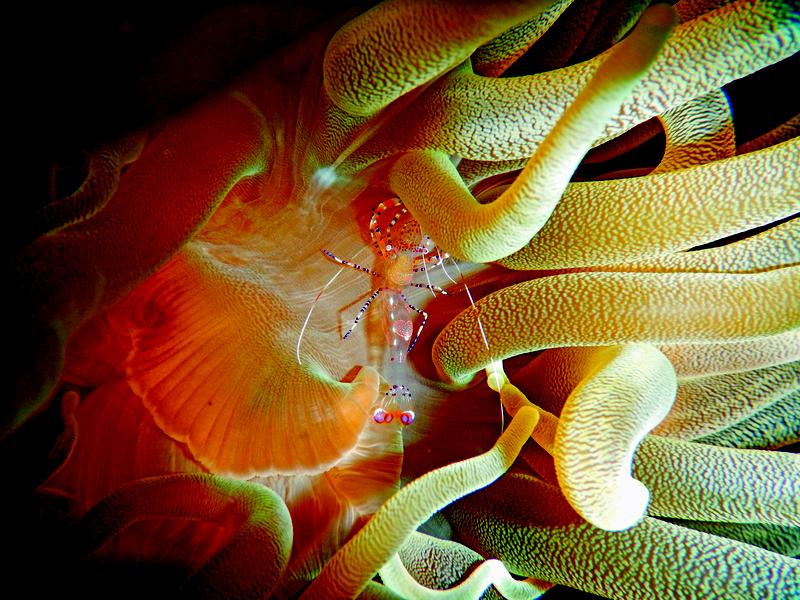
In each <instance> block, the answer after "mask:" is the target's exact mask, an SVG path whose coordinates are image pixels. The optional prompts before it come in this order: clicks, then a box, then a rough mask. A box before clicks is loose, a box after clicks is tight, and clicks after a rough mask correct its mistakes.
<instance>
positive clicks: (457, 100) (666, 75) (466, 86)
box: [354, 0, 800, 162]
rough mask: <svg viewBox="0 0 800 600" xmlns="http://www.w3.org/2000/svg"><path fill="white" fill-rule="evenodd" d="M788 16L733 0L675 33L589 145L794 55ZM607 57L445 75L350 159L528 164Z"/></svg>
mask: <svg viewBox="0 0 800 600" xmlns="http://www.w3.org/2000/svg"><path fill="white" fill-rule="evenodd" d="M797 10H798V8H797V4H796V1H795V0H793V1H792V2H790V3H789V4H787V3H786V2H784V1H783V0H758V1H756V2H753V1H751V0H738V1H736V2H732V3H730V4H727V5H726V6H723V7H721V8H719V9H718V10H715V11H713V12H710V13H708V14H707V15H703V16H701V17H699V18H697V19H695V20H693V21H690V22H688V23H684V24H681V25H679V26H678V27H676V29H675V31H674V32H673V34H672V35H671V36H670V38H669V40H668V41H667V43H666V44H665V47H664V51H663V52H662V53H661V54H660V56H659V58H657V59H656V61H655V63H654V64H653V66H652V68H651V69H650V71H649V72H648V75H647V76H646V77H645V79H644V81H642V82H641V83H640V84H639V85H638V86H636V88H635V89H634V90H633V91H632V92H631V95H630V97H629V98H628V99H627V100H626V101H625V102H624V103H623V104H622V107H621V108H620V110H619V111H618V113H617V114H616V115H615V116H614V118H613V119H611V120H610V121H608V122H605V123H604V125H605V128H604V130H603V131H602V133H601V135H600V136H599V137H598V139H597V140H595V142H596V143H597V144H600V143H602V142H604V141H607V140H608V139H611V138H613V137H615V136H617V135H619V134H621V133H623V132H625V131H627V130H629V129H631V128H632V127H634V126H636V125H638V124H639V123H642V122H644V121H646V120H647V119H650V118H652V117H655V116H657V115H660V114H662V113H664V112H665V111H667V110H669V109H670V108H674V107H676V106H680V105H681V104H683V103H685V102H687V101H689V100H691V99H692V98H696V97H698V96H703V95H704V94H707V93H709V92H711V91H712V90H718V89H720V88H721V87H722V86H724V85H725V84H727V83H729V82H731V81H734V80H736V79H739V78H741V77H744V76H746V75H749V74H751V73H755V72H756V71H758V70H760V69H763V68H764V67H767V66H769V65H772V64H774V63H776V62H778V61H780V60H782V59H784V58H787V57H789V56H791V55H792V54H794V53H796V52H798V51H800V24H799V23H798V22H797V18H796V14H797ZM621 43H622V44H624V43H625V40H623V41H622V42H621ZM608 52H614V48H611V49H610V50H609V51H608ZM606 58H607V53H604V54H602V55H600V56H598V57H596V58H594V59H592V60H590V61H586V62H584V63H580V64H577V65H573V66H570V67H566V68H564V69H558V70H555V71H548V72H545V73H538V74H535V75H529V76H524V77H507V78H490V77H480V76H478V75H475V74H474V73H472V72H471V70H470V69H468V68H461V69H458V70H456V71H453V72H451V73H449V74H447V76H446V77H444V78H442V79H440V80H439V81H437V82H435V83H433V84H432V85H431V87H430V88H429V89H428V90H426V92H425V94H424V95H423V96H422V97H421V98H420V99H419V100H418V101H417V102H415V104H414V109H413V111H408V112H407V113H406V114H405V115H404V117H405V118H404V119H402V120H400V121H398V122H397V123H395V124H390V125H389V126H387V127H385V128H384V129H383V130H382V131H381V133H380V134H379V135H377V136H375V138H374V139H372V140H370V141H369V142H368V143H367V144H365V145H364V147H363V148H362V149H361V151H360V154H361V157H360V158H359V159H354V160H356V162H358V161H359V160H360V161H366V160H368V159H369V160H374V159H375V157H383V156H389V155H391V154H394V153H396V152H399V151H402V150H408V149H411V148H430V149H435V150H438V151H440V152H443V153H445V154H449V155H455V156H460V157H463V158H468V159H471V160H510V159H518V158H528V157H530V156H532V155H533V154H534V153H535V152H536V149H537V148H538V146H539V145H540V144H541V143H542V140H544V139H545V137H546V136H547V135H548V133H549V132H550V131H551V130H552V129H553V127H554V126H555V124H556V122H557V121H558V119H559V118H560V117H561V115H562V113H563V112H564V110H566V108H567V107H568V106H569V105H570V104H571V103H572V102H573V101H574V100H575V98H576V97H577V96H578V94H579V92H580V90H581V89H582V88H583V87H584V86H585V85H586V83H587V82H588V81H589V80H590V79H591V76H592V74H593V73H594V72H595V71H596V70H597V69H598V67H599V66H600V64H601V63H602V62H603V61H604V60H605V59H606ZM532 115H535V118H532ZM409 132H416V133H415V135H413V136H409Z"/></svg>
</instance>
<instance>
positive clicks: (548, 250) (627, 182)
mask: <svg viewBox="0 0 800 600" xmlns="http://www.w3.org/2000/svg"><path fill="white" fill-rule="evenodd" d="M798 162H800V139H795V140H790V141H788V142H785V143H783V144H780V145H778V146H773V147H771V148H769V149H766V150H762V151H760V152H756V153H751V154H745V155H743V156H736V157H733V158H730V159H727V160H722V161H716V162H713V163H709V164H705V165H699V166H696V167H691V168H688V169H682V170H680V171H673V172H670V173H661V174H656V175H648V176H645V177H634V178H627V179H614V180H609V181H591V182H579V183H573V184H571V185H570V186H569V187H568V188H567V191H566V193H565V194H564V197H563V198H562V199H561V201H560V202H559V204H558V206H557V207H556V209H555V210H554V212H553V215H552V216H551V217H550V219H549V220H548V222H547V223H546V224H545V225H544V227H542V229H541V231H539V233H538V235H536V236H535V237H533V239H531V240H530V243H529V244H527V245H526V246H525V247H524V248H523V249H522V250H520V251H519V252H517V253H516V254H513V255H511V256H509V257H507V258H504V259H503V260H501V261H500V262H501V264H503V265H504V266H507V267H509V268H512V269H560V268H570V267H595V266H598V265H600V266H601V265H614V264H617V263H627V262H631V261H635V260H642V259H649V258H654V257H659V256H661V255H663V254H666V253H669V252H678V251H681V250H686V249H688V248H692V247H694V246H699V245H701V244H706V243H709V242H713V241H716V240H719V239H722V238H725V237H727V236H730V235H733V234H738V233H740V232H742V231H747V230H748V229H752V228H755V227H759V226H762V225H766V224H769V223H771V222H773V221H776V220H778V219H782V218H784V217H788V216H791V215H793V214H795V213H797V212H798V211H800V179H798V177H797V176H796V174H795V167H794V165H796V164H797V163H798ZM742 181H747V182H748V185H747V186H742V184H741V182H742ZM745 190H746V191H745ZM698 197H702V198H703V201H702V202H697V200H696V199H697V198H698ZM489 206H491V204H490V205H489ZM597 223H603V224H604V226H603V227H597ZM787 250H789V248H785V249H783V252H786V251H787ZM778 251H779V252H780V248H779V247H778ZM725 252H727V251H725ZM731 252H734V253H735V250H731ZM793 253H796V250H795V251H794V252H793ZM687 259H688V260H692V259H691V257H687ZM739 260H742V259H739ZM750 262H751V263H752V262H754V260H753V259H752V258H751V259H750ZM668 264H669V259H667V265H668ZM657 265H658V259H656V261H655V265H654V266H655V267H656V268H657ZM643 268H644V269H646V268H647V267H643ZM734 268H735V265H734Z"/></svg>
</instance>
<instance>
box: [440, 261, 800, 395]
mask: <svg viewBox="0 0 800 600" xmlns="http://www.w3.org/2000/svg"><path fill="white" fill-rule="evenodd" d="M798 286H800V268H797V267H792V268H787V269H777V270H774V271H769V272H767V273H758V274H753V275H726V274H716V273H702V274H694V273H681V274H673V273H568V274H565V275H557V276H554V277H544V278H541V279H535V280H533V281H526V282H523V283H519V284H516V285H512V286H509V287H507V288H504V289H503V290H500V291H498V292H495V293H493V294H490V295H488V296H485V297H484V298H481V299H480V300H479V301H478V302H476V303H475V307H476V308H475V310H470V311H464V312H462V313H461V314H460V315H459V316H457V317H456V318H455V319H453V320H452V321H451V322H450V323H449V324H448V325H447V326H446V327H445V328H444V330H442V332H441V333H440V334H439V336H438V337H437V338H436V341H435V342H434V345H433V352H432V354H433V360H434V364H435V365H436V368H437V370H438V371H439V372H440V373H441V374H442V375H444V376H446V377H448V378H450V379H451V380H453V381H455V382H459V383H464V382H466V381H468V380H469V379H470V378H471V377H472V375H473V374H474V373H476V372H477V371H479V370H480V369H482V368H484V367H485V366H486V365H488V364H490V363H491V362H492V361H494V360H497V359H498V358H507V357H510V356H515V355H517V354H522V353H524V352H533V351H536V350H542V349H545V348H553V347H559V346H602V345H611V344H621V343H626V342H647V343H654V344H658V343H681V342H684V343H685V342H692V343H694V342H701V343H702V342H716V341H719V342H724V341H735V340H742V339H745V340H746V339H754V338H758V337H762V336H769V335H775V334H779V333H783V332H786V331H789V330H791V329H797V328H798V327H800V306H798V303H797V302H796V298H795V297H796V293H795V290H796V289H797V288H798ZM587 307H591V310H587ZM678 308H679V310H678ZM476 313H477V314H478V315H479V316H480V323H481V324H482V329H483V332H484V333H485V335H486V338H487V340H488V342H489V347H490V348H491V352H490V351H488V350H486V348H485V347H484V345H483V341H482V340H483V338H482V337H481V335H482V334H481V330H480V328H479V326H478V321H477V320H476V319H475V314H476ZM521 331H526V332H530V334H528V335H526V336H525V337H521V336H520V335H519V333H520V332H521Z"/></svg>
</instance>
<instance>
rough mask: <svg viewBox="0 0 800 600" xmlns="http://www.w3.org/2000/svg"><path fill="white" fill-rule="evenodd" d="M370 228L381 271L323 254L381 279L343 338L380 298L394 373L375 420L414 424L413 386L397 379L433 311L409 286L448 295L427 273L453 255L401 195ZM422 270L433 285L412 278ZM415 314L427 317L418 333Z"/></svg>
mask: <svg viewBox="0 0 800 600" xmlns="http://www.w3.org/2000/svg"><path fill="white" fill-rule="evenodd" d="M369 232H370V237H371V239H372V244H373V247H374V248H375V250H376V251H377V252H378V254H379V255H380V256H381V258H382V259H383V260H382V262H381V269H380V270H377V271H376V270H373V269H370V268H368V267H364V266H362V265H360V264H357V263H355V262H352V261H350V260H347V259H344V258H340V257H338V256H336V255H335V254H334V253H333V252H331V251H329V250H326V249H324V248H323V249H322V253H323V254H324V255H325V256H326V257H327V258H328V259H330V260H331V261H333V262H335V263H336V264H338V265H340V266H342V267H348V268H350V269H354V270H356V271H360V272H362V273H365V274H367V275H370V276H372V277H373V278H375V279H377V280H378V286H377V287H376V288H375V289H374V290H373V291H372V293H371V294H370V296H369V298H367V301H366V302H365V303H364V305H363V306H362V307H361V309H360V310H359V311H358V314H356V317H355V319H354V320H353V324H352V325H351V326H350V328H349V329H348V330H347V331H346V332H345V334H344V336H342V337H343V339H348V338H349V337H350V335H351V334H352V333H353V330H354V329H355V328H356V327H357V326H358V324H359V322H360V321H361V319H362V317H363V316H364V314H365V313H366V312H367V309H368V308H369V306H370V305H371V304H372V302H373V301H375V300H376V299H377V298H379V297H380V299H381V301H382V315H381V316H382V321H381V325H382V328H383V331H384V334H385V336H386V344H387V355H388V363H389V367H390V368H389V370H390V373H389V374H388V375H385V376H387V379H388V380H389V381H390V384H389V386H388V388H387V390H386V392H385V393H384V395H383V398H382V399H381V401H380V402H379V403H378V407H377V408H376V409H375V411H374V413H373V420H374V421H375V422H376V423H391V422H392V421H394V420H395V419H397V420H398V421H399V422H400V423H402V424H403V425H410V424H411V423H413V422H414V419H415V414H414V410H413V401H412V396H411V390H410V389H409V387H408V386H407V385H405V384H403V383H398V380H400V379H402V373H401V369H400V365H401V364H402V363H404V362H405V360H406V355H407V354H408V353H409V352H411V350H412V349H413V348H414V346H415V345H416V343H417V340H419V336H420V334H421V333H422V330H423V328H424V327H425V323H426V322H427V321H428V313H427V312H425V311H424V310H422V309H419V308H417V307H416V306H414V305H413V304H411V302H409V300H408V297H407V296H406V292H405V290H406V289H408V288H425V289H428V290H430V291H431V293H432V294H434V295H436V293H437V292H438V293H440V294H445V295H446V294H447V292H446V291H445V290H443V289H442V288H441V287H439V286H436V285H433V284H431V283H430V279H429V278H428V271H430V270H431V269H434V268H436V267H438V266H442V264H443V261H444V259H445V258H447V256H448V255H447V254H442V253H441V252H439V251H438V249H436V247H435V245H434V243H433V241H432V240H431V238H430V237H428V236H427V235H424V234H423V233H422V232H421V231H420V228H419V225H418V224H417V222H416V221H415V220H414V219H413V218H412V217H411V215H410V214H409V212H408V210H407V209H406V207H405V206H403V202H402V200H400V198H392V199H390V200H386V201H385V202H381V203H380V204H379V205H378V206H376V207H375V210H373V211H372V216H371V218H370V223H369ZM418 272H424V273H425V276H426V278H427V281H428V283H416V282H414V281H413V277H414V274H415V273H418ZM414 313H416V315H419V316H421V317H422V322H421V323H420V325H419V327H418V328H417V330H416V332H414V318H415V316H416V315H415V314H414Z"/></svg>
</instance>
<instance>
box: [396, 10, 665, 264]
mask: <svg viewBox="0 0 800 600" xmlns="http://www.w3.org/2000/svg"><path fill="white" fill-rule="evenodd" d="M673 17H674V15H673V13H672V11H671V9H669V8H666V7H665V5H657V6H655V7H653V8H652V9H650V10H648V11H647V12H646V13H645V14H644V16H643V17H642V19H641V20H640V22H639V24H638V25H637V27H636V29H635V30H634V32H633V33H632V34H631V35H630V37H628V38H627V39H626V40H625V41H624V42H622V43H620V44H619V45H618V46H616V47H615V48H614V51H613V52H612V53H611V55H610V56H609V57H608V59H607V60H606V61H605V62H604V63H603V65H602V66H601V67H600V68H599V69H598V70H597V72H596V73H595V75H594V77H593V78H592V79H591V81H590V82H589V84H588V85H587V86H586V88H585V89H584V90H583V91H582V92H581V94H580V95H579V96H578V97H577V98H576V99H575V102H574V103H573V104H572V105H571V106H570V107H569V108H568V109H567V110H566V112H565V113H564V115H563V116H562V117H561V119H560V120H559V121H558V123H557V124H556V126H555V128H554V129H553V131H552V132H550V134H549V135H548V136H547V138H546V139H545V141H544V142H543V144H542V145H541V147H540V148H539V149H538V150H537V152H536V154H535V155H534V156H533V157H532V158H531V159H530V161H528V163H527V165H526V166H525V169H523V171H522V173H520V175H519V176H518V177H517V178H516V179H515V181H514V183H512V184H511V187H509V189H508V190H506V191H505V192H503V194H502V195H501V196H500V197H499V198H497V199H496V200H495V201H494V202H492V203H491V204H486V205H481V204H479V203H478V202H477V201H476V200H475V198H474V197H473V196H472V193H471V192H470V191H469V190H468V189H467V188H466V186H465V185H464V183H463V181H462V180H461V177H460V176H459V175H458V172H457V171H456V170H455V167H454V166H453V165H452V163H450V161H449V159H448V158H447V157H446V156H445V155H443V154H441V153H436V152H421V151H420V152H415V153H409V154H406V155H405V156H403V157H401V158H400V159H399V160H398V161H397V162H395V164H394V166H393V169H392V175H391V178H390V182H391V184H392V186H393V189H394V190H395V191H396V192H397V193H398V194H399V195H400V196H402V197H403V199H404V202H405V203H406V204H407V205H408V206H409V208H410V209H411V211H412V212H413V213H414V215H415V217H416V219H417V220H418V221H419V222H420V225H421V226H422V228H423V229H424V230H425V231H427V232H428V233H429V234H430V235H431V236H432V237H433V238H434V239H436V240H437V244H438V245H440V246H441V247H442V248H443V249H444V250H446V251H447V252H449V253H450V254H452V255H453V256H456V257H458V258H463V259H465V260H470V261H473V262H487V261H492V260H498V259H501V258H503V257H505V256H508V255H509V254H511V253H512V252H515V251H517V250H519V249H520V248H522V247H523V246H524V245H525V244H526V243H527V242H528V241H529V240H530V239H531V237H533V236H535V235H536V232H537V231H539V230H540V229H541V228H542V226H543V225H544V224H545V222H546V221H547V219H548V218H549V217H550V215H551V214H552V212H553V210H554V209H555V206H556V203H557V202H558V201H559V199H560V198H561V195H562V193H563V191H564V189H565V188H566V186H567V184H568V183H569V178H570V176H571V174H572V172H573V171H574V170H575V169H576V168H577V166H578V164H579V162H580V160H581V159H582V158H583V156H584V154H586V151H587V150H588V149H589V148H590V146H591V144H592V142H593V141H594V140H595V139H596V137H597V136H598V135H599V134H600V132H601V130H602V125H603V123H605V122H606V120H607V119H609V118H610V117H611V116H612V115H613V114H615V113H616V111H617V110H618V109H619V105H620V104H621V103H622V101H623V99H624V98H625V97H626V96H627V94H628V93H629V92H630V90H631V89H632V88H633V86H634V85H635V83H636V82H637V81H638V80H639V79H640V78H641V77H642V76H643V75H644V73H645V72H646V71H647V68H648V67H649V65H650V63H651V62H652V60H653V59H654V58H655V56H656V54H657V53H658V51H659V49H660V48H661V45H662V44H663V42H664V40H665V39H666V37H667V35H668V34H669V31H670V29H671V27H672V24H673ZM442 212H444V213H445V214H448V215H450V216H451V218H452V219H453V220H452V221H450V220H448V221H443V220H441V219H440V218H438V216H439V215H441V214H442Z"/></svg>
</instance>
